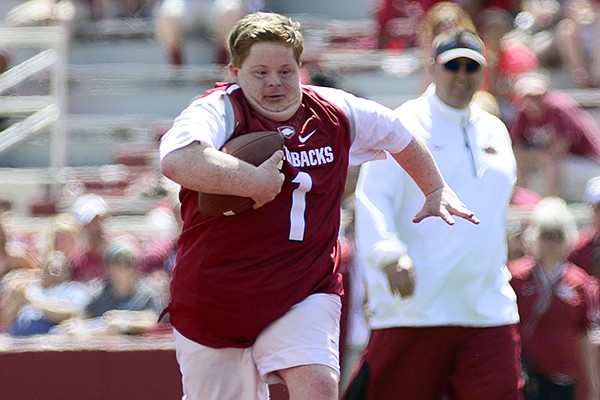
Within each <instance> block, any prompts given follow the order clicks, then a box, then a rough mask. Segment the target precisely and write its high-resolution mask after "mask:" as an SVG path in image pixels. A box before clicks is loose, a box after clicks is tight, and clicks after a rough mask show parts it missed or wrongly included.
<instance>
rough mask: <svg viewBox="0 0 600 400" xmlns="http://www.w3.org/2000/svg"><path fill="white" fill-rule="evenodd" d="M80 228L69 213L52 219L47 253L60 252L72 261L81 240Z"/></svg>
mask: <svg viewBox="0 0 600 400" xmlns="http://www.w3.org/2000/svg"><path fill="white" fill-rule="evenodd" d="M81 234H82V233H81V229H80V226H79V224H78V222H77V220H75V218H74V217H73V216H72V215H71V214H69V213H61V214H58V215H56V216H55V217H54V218H53V219H52V225H51V227H50V233H49V238H48V243H47V250H46V253H47V254H49V253H51V252H53V251H60V252H61V253H62V254H64V255H66V256H67V258H68V259H71V258H72V257H73V256H74V254H75V251H76V250H77V246H78V243H79V240H80V238H81Z"/></svg>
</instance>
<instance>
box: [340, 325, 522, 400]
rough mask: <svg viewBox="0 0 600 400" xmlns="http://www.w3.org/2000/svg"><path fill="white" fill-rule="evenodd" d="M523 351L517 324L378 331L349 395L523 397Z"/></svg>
mask: <svg viewBox="0 0 600 400" xmlns="http://www.w3.org/2000/svg"><path fill="white" fill-rule="evenodd" d="M520 352H521V345H520V339H519V333H518V329H517V326H516V325H507V326H500V327H492V328H466V327H424V328H390V329H379V330H374V331H373V332H372V333H371V338H370V340H369V343H368V345H367V348H366V349H365V354H364V355H363V359H362V360H361V362H359V364H358V366H357V369H356V371H355V372H354V376H353V379H352V382H351V383H350V385H349V387H348V389H347V391H346V393H345V394H344V397H343V399H344V400H395V399H397V400H403V399H406V400H409V399H410V400H440V399H443V398H447V399H448V400H482V399H485V400H522V399H523V397H522V393H521V390H522V387H523V378H522V375H521V368H520ZM444 396H446V397H444Z"/></svg>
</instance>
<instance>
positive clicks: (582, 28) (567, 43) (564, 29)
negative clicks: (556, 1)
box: [556, 0, 600, 88]
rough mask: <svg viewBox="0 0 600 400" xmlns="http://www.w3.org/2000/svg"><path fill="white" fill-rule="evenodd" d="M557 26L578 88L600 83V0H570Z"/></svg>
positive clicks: (594, 85)
mask: <svg viewBox="0 0 600 400" xmlns="http://www.w3.org/2000/svg"><path fill="white" fill-rule="evenodd" d="M564 10H565V18H564V19H563V20H562V21H560V23H559V24H558V26H557V30H556V36H557V42H558V48H559V51H560V54H561V56H562V60H563V62H564V66H565V68H566V70H567V71H568V72H569V74H570V76H571V78H572V80H573V82H574V83H575V85H576V86H577V87H578V88H591V87H599V86H600V46H599V45H598V39H600V1H599V0H566V2H565V5H564Z"/></svg>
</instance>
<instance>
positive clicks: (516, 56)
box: [477, 7, 538, 127]
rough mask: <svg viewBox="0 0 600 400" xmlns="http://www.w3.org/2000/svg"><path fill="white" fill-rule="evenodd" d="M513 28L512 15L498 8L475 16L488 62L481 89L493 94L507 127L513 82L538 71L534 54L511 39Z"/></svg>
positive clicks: (512, 113) (511, 107)
mask: <svg viewBox="0 0 600 400" xmlns="http://www.w3.org/2000/svg"><path fill="white" fill-rule="evenodd" d="M513 29H514V25H513V16H512V15H511V14H510V13H509V12H508V11H506V10H504V9H502V8H498V7H492V8H487V9H485V10H483V11H482V12H481V13H480V14H479V15H478V16H477V30H478V32H479V34H480V36H481V39H482V40H483V42H484V43H485V50H486V59H487V60H488V67H487V68H486V71H485V76H484V81H483V84H482V89H484V90H487V91H489V92H490V93H491V94H493V95H494V97H495V98H496V101H497V102H498V106H499V109H500V119H502V121H504V123H505V124H506V125H507V126H509V127H510V125H511V123H512V121H513V119H514V109H513V100H512V88H513V83H514V80H515V78H516V76H518V75H519V74H521V73H523V72H527V71H533V70H536V69H537V68H538V61H537V58H536V56H535V53H534V52H533V51H532V50H531V49H530V48H529V47H527V46H526V45H524V44H523V43H521V42H520V41H519V40H517V39H516V38H515V37H513V35H512V34H511V32H513Z"/></svg>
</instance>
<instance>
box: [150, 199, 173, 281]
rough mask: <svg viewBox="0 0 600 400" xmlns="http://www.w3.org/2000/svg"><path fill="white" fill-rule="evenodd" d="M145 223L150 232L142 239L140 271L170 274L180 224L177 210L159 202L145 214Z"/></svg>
mask: <svg viewBox="0 0 600 400" xmlns="http://www.w3.org/2000/svg"><path fill="white" fill-rule="evenodd" d="M146 223H147V225H148V227H149V230H150V231H151V233H150V237H149V238H148V239H146V240H145V241H144V257H143V262H142V271H143V272H145V273H150V274H151V273H155V272H157V271H162V272H166V273H167V274H168V275H169V276H170V275H171V273H172V272H173V267H174V266H175V255H176V252H177V239H178V237H179V232H180V230H181V224H182V221H181V217H180V216H179V212H178V210H177V212H176V210H174V209H173V207H170V206H169V205H168V204H167V203H166V202H161V204H159V205H158V206H157V207H155V208H154V209H152V210H150V211H149V212H148V213H147V214H146Z"/></svg>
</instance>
